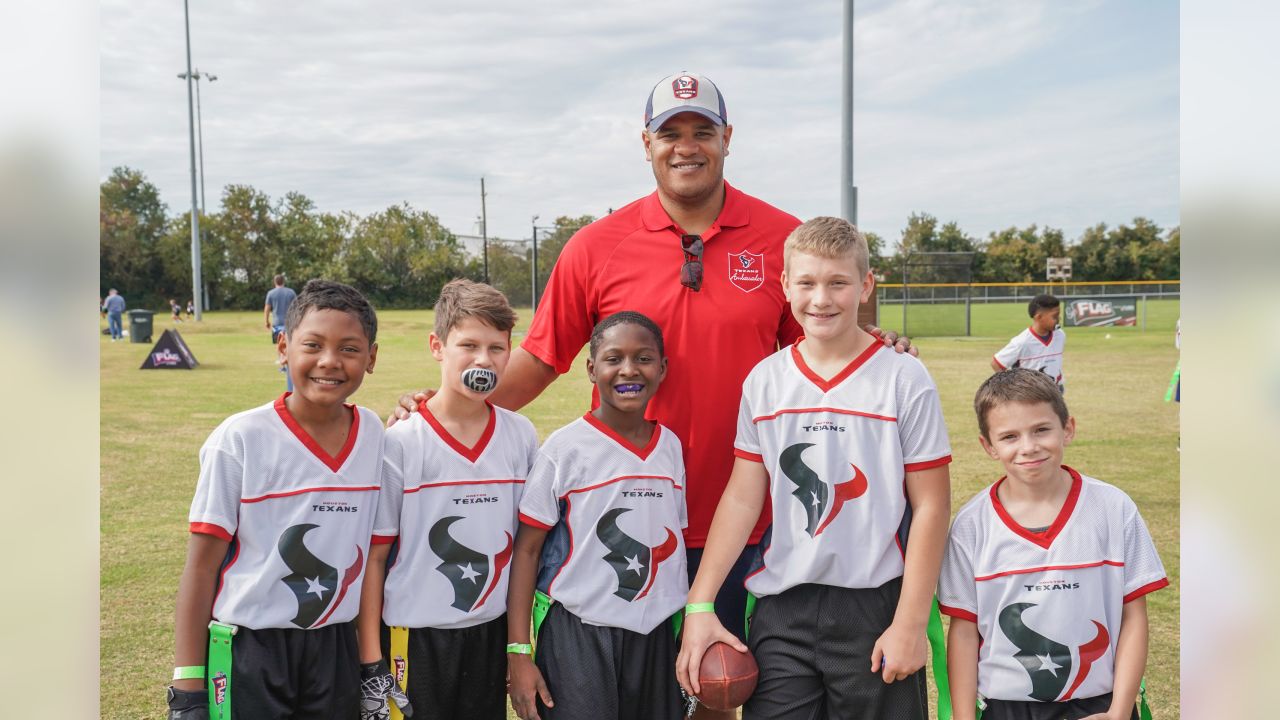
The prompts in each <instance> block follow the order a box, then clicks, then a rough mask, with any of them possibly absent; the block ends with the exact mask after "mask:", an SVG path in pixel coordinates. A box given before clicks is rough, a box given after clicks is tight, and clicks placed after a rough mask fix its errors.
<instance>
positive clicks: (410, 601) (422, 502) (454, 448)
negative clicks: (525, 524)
mask: <svg viewBox="0 0 1280 720" xmlns="http://www.w3.org/2000/svg"><path fill="white" fill-rule="evenodd" d="M537 451H538V434H537V432H536V431H534V429H533V423H531V422H529V420H528V419H527V418H525V417H523V416H521V415H518V414H516V413H514V412H511V411H510V410H504V409H502V408H496V407H493V406H492V405H490V406H489V424H488V426H487V427H486V429H485V431H484V434H483V435H481V437H480V439H479V441H477V442H476V444H475V446H473V447H467V446H465V445H463V444H462V443H460V442H459V441H458V440H457V439H455V438H454V437H453V436H452V435H450V434H449V431H448V430H446V429H445V428H444V426H443V425H441V424H440V422H439V421H438V420H437V419H436V418H435V417H434V416H433V415H432V414H431V411H430V410H428V409H427V406H426V404H425V403H424V404H422V405H420V406H419V407H418V412H417V413H415V414H414V415H413V416H412V417H410V418H409V419H408V420H405V421H404V422H400V423H397V424H395V425H394V426H392V427H391V429H390V430H388V431H387V449H386V452H385V453H384V460H383V476H382V493H381V495H380V496H379V501H378V519H377V521H376V522H375V523H374V530H373V536H374V537H373V542H375V543H380V542H391V541H393V540H396V539H397V538H398V543H397V545H396V550H395V553H394V555H393V559H392V564H391V567H390V569H389V570H388V571H387V579H386V584H385V585H384V589H383V595H382V597H383V605H382V619H383V621H384V622H385V623H386V624H387V625H390V626H399V627H411V628H424V627H431V628H463V627H469V626H471V625H478V624H480V623H483V622H488V621H489V620H493V619H494V618H497V617H499V616H500V615H502V614H503V613H504V612H506V611H507V581H508V580H509V579H510V577H511V551H512V549H513V547H514V543H515V541H514V538H515V531H516V512H517V510H518V508H519V504H520V493H521V490H522V489H523V488H524V482H525V478H527V477H528V476H529V468H530V467H532V465H533V458H534V454H535V453H537Z"/></svg>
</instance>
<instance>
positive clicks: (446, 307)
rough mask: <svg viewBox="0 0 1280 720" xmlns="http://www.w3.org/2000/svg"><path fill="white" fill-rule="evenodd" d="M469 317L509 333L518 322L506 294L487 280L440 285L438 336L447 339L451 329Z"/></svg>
mask: <svg viewBox="0 0 1280 720" xmlns="http://www.w3.org/2000/svg"><path fill="white" fill-rule="evenodd" d="M466 318H475V319H477V320H479V321H480V322H482V323H484V324H486V325H488V326H490V327H492V328H495V329H497V330H499V331H501V332H506V333H509V332H511V328H513V327H515V325H516V312H515V310H512V309H511V304H510V303H508V302H507V296H506V295H503V294H502V293H501V292H499V291H498V290H496V289H495V288H493V287H492V286H489V285H486V284H484V283H478V282H473V281H471V280H463V279H459V280H450V281H449V282H448V283H446V284H445V286H444V287H443V288H440V298H439V299H438V300H436V326H435V333H436V337H438V338H440V340H441V342H443V341H444V340H446V339H448V337H449V331H450V330H452V329H453V328H455V327H457V326H458V323H460V322H462V321H463V320H465V319H466Z"/></svg>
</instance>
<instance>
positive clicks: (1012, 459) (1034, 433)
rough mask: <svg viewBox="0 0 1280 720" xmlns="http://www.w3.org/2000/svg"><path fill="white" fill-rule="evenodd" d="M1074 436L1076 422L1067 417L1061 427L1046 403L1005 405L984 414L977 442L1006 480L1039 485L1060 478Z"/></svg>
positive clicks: (1010, 403)
mask: <svg viewBox="0 0 1280 720" xmlns="http://www.w3.org/2000/svg"><path fill="white" fill-rule="evenodd" d="M1075 434H1076V419H1075V418H1074V417H1068V418H1067V422H1066V424H1065V425H1064V424H1063V423H1062V421H1061V420H1060V419H1059V418H1058V415H1057V414H1056V413H1055V412H1054V411H1053V407H1052V406H1051V405H1049V403H1047V402H1038V403H1022V402H1006V403H1002V404H1000V405H997V406H995V407H993V408H991V409H990V410H988V411H987V435H986V436H985V437H984V436H981V435H979V436H978V441H979V442H981V443H982V449H983V450H986V451H987V454H988V455H990V456H991V458H992V459H993V460H999V461H1000V464H1001V465H1004V469H1005V472H1006V473H1008V476H1009V479H1010V480H1016V481H1019V482H1021V483H1025V484H1028V485H1041V484H1045V483H1049V482H1052V480H1053V479H1055V478H1057V477H1060V473H1061V466H1062V456H1063V453H1064V451H1065V450H1066V447H1067V445H1069V444H1070V443H1071V440H1072V438H1074V437H1075Z"/></svg>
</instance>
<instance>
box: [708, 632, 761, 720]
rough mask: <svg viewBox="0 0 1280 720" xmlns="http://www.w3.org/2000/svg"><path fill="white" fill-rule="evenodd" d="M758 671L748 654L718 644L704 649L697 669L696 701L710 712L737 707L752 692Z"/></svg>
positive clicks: (753, 660) (754, 660)
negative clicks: (700, 690)
mask: <svg viewBox="0 0 1280 720" xmlns="http://www.w3.org/2000/svg"><path fill="white" fill-rule="evenodd" d="M759 676H760V669H759V668H757V667H756V659H755V658H753V657H751V653H749V652H738V651H737V650H734V649H733V647H731V646H729V645H727V644H725V643H722V642H718V643H715V644H713V645H712V646H711V647H709V648H707V652H706V654H704V655H703V656H702V666H701V667H699V668H698V686H699V687H700V688H701V689H702V692H700V693H698V702H700V703H702V704H703V705H706V706H707V707H709V708H711V709H712V710H732V709H734V708H736V707H741V706H742V704H743V703H745V702H746V701H747V698H749V697H751V693H753V692H755V689H756V680H757V678H759Z"/></svg>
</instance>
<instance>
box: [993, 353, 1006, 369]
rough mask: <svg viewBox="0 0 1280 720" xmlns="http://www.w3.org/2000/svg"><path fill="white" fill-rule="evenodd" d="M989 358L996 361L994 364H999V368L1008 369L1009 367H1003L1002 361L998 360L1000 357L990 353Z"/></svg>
mask: <svg viewBox="0 0 1280 720" xmlns="http://www.w3.org/2000/svg"><path fill="white" fill-rule="evenodd" d="M991 359H992V360H994V361H995V362H996V364H997V365H999V366H1000V369H1001V370H1008V369H1009V368H1007V367H1005V366H1004V363H1002V362H1000V358H998V357H996V356H995V355H992V356H991Z"/></svg>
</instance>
